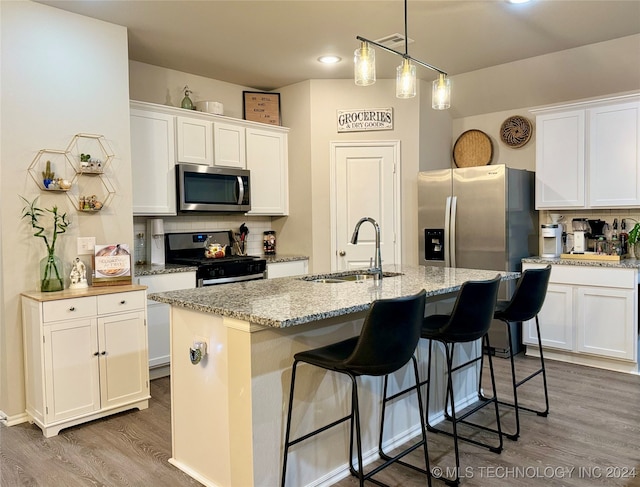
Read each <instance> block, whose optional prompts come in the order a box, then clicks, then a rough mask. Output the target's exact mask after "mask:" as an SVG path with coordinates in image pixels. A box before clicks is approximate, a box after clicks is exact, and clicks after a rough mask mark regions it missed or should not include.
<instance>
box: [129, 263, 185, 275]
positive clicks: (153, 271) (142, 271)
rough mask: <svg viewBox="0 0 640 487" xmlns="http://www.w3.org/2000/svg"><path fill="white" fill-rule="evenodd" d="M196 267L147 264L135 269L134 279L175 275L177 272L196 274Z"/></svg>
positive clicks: (137, 266)
mask: <svg viewBox="0 0 640 487" xmlns="http://www.w3.org/2000/svg"><path fill="white" fill-rule="evenodd" d="M196 270H197V267H196V266H189V265H180V264H145V265H136V266H134V268H133V275H134V277H140V276H155V275H158V274H173V273H175V272H195V271H196Z"/></svg>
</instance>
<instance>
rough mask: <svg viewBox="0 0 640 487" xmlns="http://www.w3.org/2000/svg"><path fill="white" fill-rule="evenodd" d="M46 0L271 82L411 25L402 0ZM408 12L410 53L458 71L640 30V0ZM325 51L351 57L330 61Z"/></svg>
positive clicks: (205, 66)
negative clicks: (363, 40)
mask: <svg viewBox="0 0 640 487" xmlns="http://www.w3.org/2000/svg"><path fill="white" fill-rule="evenodd" d="M39 3H43V4H47V5H51V6H54V7H58V8H61V9H64V10H68V11H70V12H76V13H79V14H82V15H85V16H88V17H93V18H96V19H101V20H105V21H108V22H111V23H115V24H119V25H123V26H126V27H127V28H128V32H129V57H130V59H132V60H135V61H140V62H143V63H148V64H153V65H157V66H162V67H166V68H171V69H175V70H179V71H183V72H188V73H193V74H197V75H201V76H205V77H208V78H213V79H217V80H222V81H227V82H230V83H235V84H238V85H242V86H247V87H251V88H254V89H257V90H264V91H267V90H273V89H278V88H281V87H283V86H287V85H290V84H292V83H296V82H299V81H302V80H307V79H322V78H334V79H348V78H351V77H352V76H353V61H352V59H353V51H354V49H355V48H356V47H358V41H357V40H356V38H355V37H356V35H361V36H363V37H366V38H369V39H372V40H376V39H379V38H381V37H384V36H387V35H390V34H394V33H403V32H404V9H403V2H402V1H400V0H393V1H383V0H370V1H365V0H355V1H354V0H349V1H347V0H288V1H271V0H257V1H248V0H231V1H222V0H200V1H192V0H173V1H159V0H145V1H139V0H122V1H115V0H72V1H69V0H40V2H39ZM408 14H409V18H408V33H409V38H411V39H413V40H414V42H413V43H412V44H410V45H409V54H410V55H411V56H412V57H414V58H417V59H419V60H421V61H424V62H427V63H429V64H432V65H435V66H437V67H439V68H441V69H443V70H444V71H446V72H448V73H449V74H450V75H452V76H455V75H457V74H461V73H467V72H470V71H474V70H478V69H481V68H486V67H490V66H496V65H499V64H503V63H508V62H511V61H515V60H519V59H525V58H529V57H533V56H538V55H542V54H548V53H551V52H556V51H561V50H565V49H570V48H574V47H578V46H583V45H587V44H593V43H597V42H601V41H606V40H611V39H615V38H619V37H625V36H629V35H633V34H638V33H640V0H625V1H617V0H605V1H597V0H544V1H542V0H534V1H533V2H531V3H529V4H520V5H515V4H510V3H507V2H506V1H503V0H495V1H490V0H483V1H462V0H410V1H409V2H408ZM403 48H404V46H400V47H399V48H397V49H399V50H403ZM323 54H336V55H338V56H340V57H342V62H341V63H339V64H337V65H333V66H327V65H321V64H320V63H318V62H317V58H318V57H319V56H320V55H323ZM376 57H377V63H378V66H377V71H378V77H380V78H393V77H395V66H397V65H398V64H399V63H400V58H399V57H398V56H394V55H392V54H389V53H386V52H383V51H382V50H379V49H378V50H377V56H376ZM630 62H635V63H637V62H638V60H637V59H635V60H633V59H630ZM417 71H418V76H419V77H420V78H423V79H425V80H431V79H434V78H435V73H434V72H433V71H430V70H428V69H425V68H420V67H418V70H417Z"/></svg>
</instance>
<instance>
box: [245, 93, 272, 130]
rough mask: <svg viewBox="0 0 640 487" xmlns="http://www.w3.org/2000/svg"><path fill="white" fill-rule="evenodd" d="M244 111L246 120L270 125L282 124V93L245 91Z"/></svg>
mask: <svg viewBox="0 0 640 487" xmlns="http://www.w3.org/2000/svg"><path fill="white" fill-rule="evenodd" d="M242 112H243V116H244V119H245V120H249V121H252V122H261V123H266V124H269V125H282V121H281V119H280V93H268V92H263V91H243V92H242Z"/></svg>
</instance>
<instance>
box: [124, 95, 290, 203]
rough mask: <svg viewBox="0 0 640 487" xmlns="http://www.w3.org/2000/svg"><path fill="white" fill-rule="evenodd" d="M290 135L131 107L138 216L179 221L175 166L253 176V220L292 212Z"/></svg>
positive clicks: (261, 126)
mask: <svg viewBox="0 0 640 487" xmlns="http://www.w3.org/2000/svg"><path fill="white" fill-rule="evenodd" d="M288 132H289V129H287V128H285V127H274V126H270V125H265V124H262V123H257V122H250V121H247V120H238V119H233V118H229V117H224V116H221V115H212V114H208V113H202V112H192V111H188V110H184V109H181V108H174V107H168V106H164V105H156V104H152V103H145V102H137V101H132V102H131V156H132V158H131V165H132V168H133V214H134V215H176V181H175V177H176V176H175V164H176V163H188V164H203V165H207V166H226V167H235V168H241V169H245V168H246V169H249V170H250V171H251V211H250V212H249V214H250V215H287V214H288V212H289V186H288V169H289V161H288Z"/></svg>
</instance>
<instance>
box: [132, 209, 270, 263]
mask: <svg viewBox="0 0 640 487" xmlns="http://www.w3.org/2000/svg"><path fill="white" fill-rule="evenodd" d="M162 219H163V220H164V232H165V233H177V232H200V231H202V232H206V231H211V230H233V231H234V232H238V229H239V228H240V225H241V224H243V223H244V224H245V225H246V226H247V228H249V235H247V253H248V254H249V255H261V254H262V246H263V241H262V237H263V232H265V231H267V230H272V228H271V217H268V216H265V217H258V216H251V217H248V216H244V215H241V216H233V215H221V216H211V215H203V216H193V215H189V216H167V217H162ZM133 231H134V235H137V234H138V233H144V234H145V236H146V232H147V218H146V217H134V219H133ZM133 241H135V239H133Z"/></svg>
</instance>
